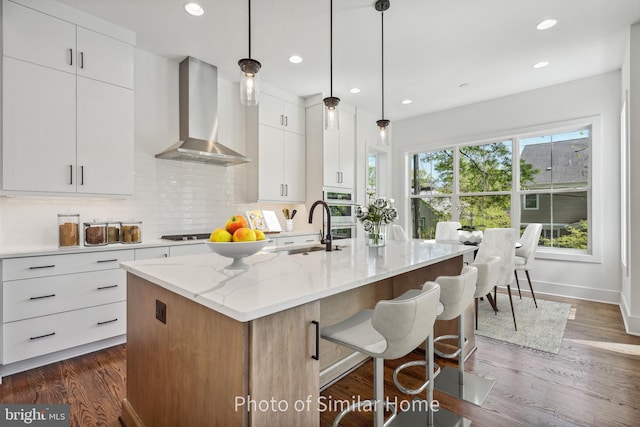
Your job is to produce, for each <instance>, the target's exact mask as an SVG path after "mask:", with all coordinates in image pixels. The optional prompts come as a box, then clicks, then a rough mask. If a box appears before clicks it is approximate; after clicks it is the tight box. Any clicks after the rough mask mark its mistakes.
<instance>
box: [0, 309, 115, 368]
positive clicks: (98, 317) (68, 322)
mask: <svg viewBox="0 0 640 427" xmlns="http://www.w3.org/2000/svg"><path fill="white" fill-rule="evenodd" d="M126 332H127V303H126V301H121V302H117V303H112V304H105V305H99V306H97V307H90V308H85V309H81V310H73V311H68V312H63V313H58V314H53V315H50V316H43V317H36V318H32V319H26V320H20V321H18V322H10V323H5V324H4V325H3V352H2V362H3V364H5V365H6V364H9V363H13V362H18V361H21V360H24V359H29V358H32V357H36V356H41V355H43V354H47V353H52V352H54V351H59V350H64V349H67V348H70V347H75V346H79V345H82V344H86V343H88V342H92V341H99V340H101V339H106V338H110V337H113V336H117V335H123V334H125V333H126Z"/></svg>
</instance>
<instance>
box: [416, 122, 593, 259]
mask: <svg viewBox="0 0 640 427" xmlns="http://www.w3.org/2000/svg"><path fill="white" fill-rule="evenodd" d="M591 145H592V142H591V127H590V126H586V127H585V126H582V127H579V128H574V129H569V130H568V131H562V132H538V133H536V134H534V135H526V136H518V135H514V136H513V137H512V138H505V139H500V140H495V141H490V142H483V143H480V144H471V145H460V146H455V147H448V148H445V149H440V150H438V151H431V152H424V153H416V154H413V155H412V156H411V168H410V176H409V186H410V189H411V214H412V221H413V237H415V238H423V239H425V238H426V239H430V238H433V237H434V230H435V224H436V223H437V222H438V221H446V220H453V221H459V222H460V223H461V224H462V225H468V226H472V227H474V228H476V229H479V230H483V229H486V228H493V227H519V228H520V230H521V231H523V230H524V228H525V227H526V226H527V225H528V224H529V223H532V222H535V223H541V224H543V232H542V235H541V239H540V245H542V246H547V247H554V248H563V249H565V248H568V249H572V250H579V251H586V252H589V251H590V247H591V233H590V227H589V212H590V208H591V169H592V168H591V154H590V153H591Z"/></svg>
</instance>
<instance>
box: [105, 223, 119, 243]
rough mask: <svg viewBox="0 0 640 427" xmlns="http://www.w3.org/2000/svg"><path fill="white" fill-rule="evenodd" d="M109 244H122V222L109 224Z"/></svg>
mask: <svg viewBox="0 0 640 427" xmlns="http://www.w3.org/2000/svg"><path fill="white" fill-rule="evenodd" d="M107 243H120V222H111V221H109V222H107Z"/></svg>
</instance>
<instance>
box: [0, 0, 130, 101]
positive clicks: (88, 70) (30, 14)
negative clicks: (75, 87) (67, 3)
mask: <svg viewBox="0 0 640 427" xmlns="http://www.w3.org/2000/svg"><path fill="white" fill-rule="evenodd" d="M3 14H4V38H3V48H4V51H3V54H4V56H8V57H11V58H16V59H21V60H23V61H27V62H31V63H33V64H38V65H42V66H45V67H49V68H53V69H56V70H60V71H66V72H70V73H77V74H78V75H81V76H84V77H88V78H91V79H95V80H99V81H102V82H105V83H111V84H114V85H118V86H123V87H127V88H129V89H133V46H132V45H130V44H128V43H124V42H122V41H120V40H116V39H114V38H112V37H109V36H106V35H103V34H100V33H98V32H95V31H91V30H89V29H86V28H83V27H80V26H76V25H75V24H72V23H69V22H67V21H64V20H62V19H58V18H54V17H52V16H50V15H47V14H44V13H41V12H38V11H36V10H33V9H30V8H27V7H24V6H21V5H19V4H16V3H13V2H11V1H5V2H4V11H3Z"/></svg>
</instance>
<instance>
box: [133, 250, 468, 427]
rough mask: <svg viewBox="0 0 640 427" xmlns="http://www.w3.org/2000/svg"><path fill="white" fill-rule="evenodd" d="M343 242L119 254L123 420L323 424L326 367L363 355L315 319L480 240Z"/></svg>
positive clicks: (364, 300)
mask: <svg viewBox="0 0 640 427" xmlns="http://www.w3.org/2000/svg"><path fill="white" fill-rule="evenodd" d="M339 242H340V245H344V248H343V249H342V250H339V251H332V252H324V251H318V252H311V253H308V254H306V255H303V254H297V255H286V254H284V253H278V252H268V251H262V252H259V253H258V254H256V255H253V256H251V257H248V258H247V259H246V262H247V263H248V264H250V265H251V267H250V268H249V269H247V270H240V271H238V270H226V269H225V268H224V267H225V266H226V265H228V264H229V262H230V260H229V259H227V258H223V257H221V256H219V255H216V254H213V253H211V254H204V255H193V256H186V257H179V258H174V259H154V260H145V261H134V262H125V263H122V267H123V268H124V269H125V270H126V271H127V272H128V274H127V285H128V289H127V316H128V324H127V342H128V344H127V398H126V399H125V400H124V401H123V419H124V421H125V423H126V424H127V425H128V426H129V427H133V426H160V427H161V426H175V425H189V426H199V425H201V426H215V425H220V426H247V425H253V426H273V425H305V426H310V425H319V394H320V385H321V380H320V372H321V371H322V372H329V373H330V375H333V376H334V377H335V376H336V375H337V374H339V373H341V372H344V371H345V370H346V369H348V368H349V366H348V365H345V364H344V363H343V361H345V360H346V361H347V362H349V361H350V362H351V363H352V364H353V363H358V362H359V361H360V360H361V359H360V360H358V359H357V356H358V355H357V354H355V355H354V354H353V352H350V351H345V349H343V348H338V347H337V346H334V345H331V343H326V342H324V341H322V340H319V339H318V337H319V329H320V327H322V326H323V325H328V324H331V323H334V322H336V321H339V320H342V319H344V318H346V317H348V316H350V315H352V314H353V313H355V312H356V311H359V310H361V309H363V308H366V307H373V306H374V305H375V303H376V301H378V300H381V299H389V298H393V297H394V296H396V295H400V294H401V293H403V292H404V291H405V290H406V289H409V288H416V287H419V286H420V285H421V284H422V283H424V281H426V280H430V279H435V278H436V277H437V276H439V275H453V274H458V273H459V272H460V270H461V268H462V255H463V254H465V253H467V252H469V251H472V250H473V248H470V247H465V246H460V245H439V244H432V243H426V242H422V241H418V240H415V241H411V242H390V243H389V244H388V245H387V246H384V247H381V248H370V247H367V246H365V244H364V240H358V239H349V240H341V241H339ZM468 318H469V319H472V318H473V316H468ZM454 328H455V325H445V329H446V330H447V331H449V330H451V329H454ZM467 330H470V336H467V338H468V339H469V340H470V341H471V342H470V344H471V345H469V348H473V329H472V328H470V329H467ZM317 356H319V357H317ZM318 359H319V360H318Z"/></svg>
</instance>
